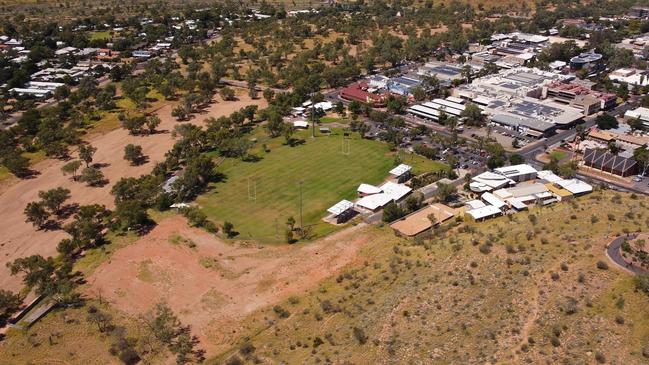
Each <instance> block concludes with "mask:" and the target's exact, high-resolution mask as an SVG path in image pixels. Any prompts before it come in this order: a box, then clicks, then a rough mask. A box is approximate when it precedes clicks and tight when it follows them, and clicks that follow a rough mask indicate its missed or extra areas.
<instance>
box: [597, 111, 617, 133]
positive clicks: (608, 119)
mask: <svg viewBox="0 0 649 365" xmlns="http://www.w3.org/2000/svg"><path fill="white" fill-rule="evenodd" d="M595 123H597V128H599V129H602V130H606V129H613V128H617V127H618V122H617V118H615V117H614V116H612V115H608V114H602V115H598V116H597V118H595Z"/></svg>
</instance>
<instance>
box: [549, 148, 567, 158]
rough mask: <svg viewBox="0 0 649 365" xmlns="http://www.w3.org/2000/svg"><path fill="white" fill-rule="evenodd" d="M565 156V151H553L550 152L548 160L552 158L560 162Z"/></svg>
mask: <svg viewBox="0 0 649 365" xmlns="http://www.w3.org/2000/svg"><path fill="white" fill-rule="evenodd" d="M567 155H568V154H567V153H566V152H565V151H561V150H554V151H552V152H550V158H554V159H556V160H557V161H561V160H562V159H564V158H565V157H566V156H567Z"/></svg>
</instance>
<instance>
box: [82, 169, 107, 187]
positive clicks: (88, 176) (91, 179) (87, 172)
mask: <svg viewBox="0 0 649 365" xmlns="http://www.w3.org/2000/svg"><path fill="white" fill-rule="evenodd" d="M105 180H106V178H105V177H104V174H103V173H102V172H101V171H100V170H99V169H96V168H94V167H86V168H85V169H83V170H82V171H81V176H79V181H82V182H85V183H86V184H88V186H99V185H101V184H102V183H104V181H105Z"/></svg>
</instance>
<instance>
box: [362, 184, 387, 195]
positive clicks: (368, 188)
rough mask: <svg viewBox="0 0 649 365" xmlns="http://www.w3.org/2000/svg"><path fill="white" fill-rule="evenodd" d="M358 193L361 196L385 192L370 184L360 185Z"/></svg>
mask: <svg viewBox="0 0 649 365" xmlns="http://www.w3.org/2000/svg"><path fill="white" fill-rule="evenodd" d="M356 191H358V192H359V193H361V194H379V193H382V192H383V191H382V190H381V189H380V188H377V187H376V186H374V185H370V184H360V185H359V186H358V189H357V190H356Z"/></svg>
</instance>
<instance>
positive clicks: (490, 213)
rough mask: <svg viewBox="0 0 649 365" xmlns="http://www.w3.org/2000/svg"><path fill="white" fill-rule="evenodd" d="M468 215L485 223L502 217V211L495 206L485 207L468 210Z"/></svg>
mask: <svg viewBox="0 0 649 365" xmlns="http://www.w3.org/2000/svg"><path fill="white" fill-rule="evenodd" d="M466 214H468V215H470V216H471V218H473V219H474V220H476V221H483V220H485V219H489V218H493V217H497V216H499V215H501V214H502V211H501V210H500V209H498V208H496V207H494V206H493V205H485V206H484V207H481V208H476V209H471V210H467V211H466Z"/></svg>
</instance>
